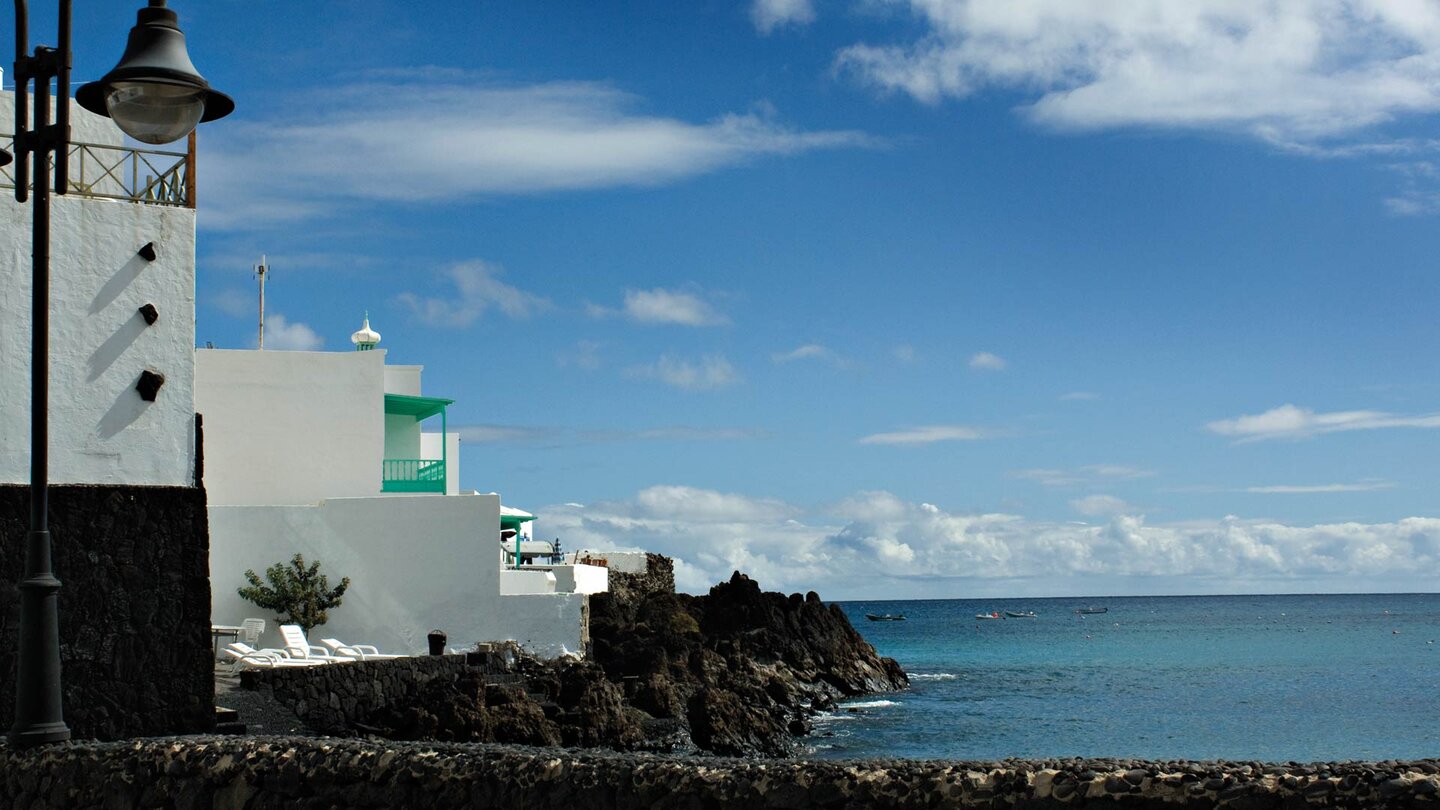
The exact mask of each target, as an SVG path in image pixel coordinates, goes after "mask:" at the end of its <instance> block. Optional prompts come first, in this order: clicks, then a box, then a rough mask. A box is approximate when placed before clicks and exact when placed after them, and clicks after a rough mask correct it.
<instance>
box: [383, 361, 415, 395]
mask: <svg viewBox="0 0 1440 810" xmlns="http://www.w3.org/2000/svg"><path fill="white" fill-rule="evenodd" d="M424 370H425V367H424V366H386V367H385V393H387V394H403V395H405V396H407V397H418V396H421V394H420V374H421V372H423V371H424Z"/></svg>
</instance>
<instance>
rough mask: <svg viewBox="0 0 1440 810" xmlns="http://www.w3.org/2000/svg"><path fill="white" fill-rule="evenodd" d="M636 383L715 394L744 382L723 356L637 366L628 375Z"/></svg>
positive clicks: (667, 359)
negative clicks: (653, 382)
mask: <svg viewBox="0 0 1440 810" xmlns="http://www.w3.org/2000/svg"><path fill="white" fill-rule="evenodd" d="M625 374H626V376H628V377H630V378H632V379H654V380H659V381H660V382H662V383H665V384H666V385H668V386H670V387H672V388H679V389H681V390H684V391H714V390H717V389H721V388H728V387H730V386H732V385H735V384H736V383H738V382H740V372H739V371H737V370H736V369H735V366H733V365H731V364H730V361H729V360H726V359H725V358H724V357H723V356H721V355H707V356H705V357H702V358H700V359H699V360H696V361H690V360H686V359H684V358H681V357H676V356H674V355H670V354H665V355H661V356H660V359H659V360H658V361H657V362H656V363H655V364H654V365H648V366H634V367H632V368H629V369H627V370H626V372H625Z"/></svg>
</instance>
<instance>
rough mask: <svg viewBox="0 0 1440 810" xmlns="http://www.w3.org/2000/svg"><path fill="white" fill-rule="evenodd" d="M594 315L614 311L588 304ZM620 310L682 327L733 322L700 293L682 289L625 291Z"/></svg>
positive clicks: (636, 317) (652, 321)
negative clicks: (623, 301)
mask: <svg viewBox="0 0 1440 810" xmlns="http://www.w3.org/2000/svg"><path fill="white" fill-rule="evenodd" d="M587 309H588V310H589V313H590V315H591V316H592V317H608V316H610V315H614V314H616V313H615V311H614V310H610V309H607V308H605V307H601V306H597V305H595V304H589V305H587ZM620 312H621V313H623V314H624V315H625V317H626V318H629V319H630V320H632V321H635V322H636V323H650V324H677V325H680V326H720V325H722V324H727V323H729V322H730V319H729V318H726V317H725V316H724V315H722V314H721V313H719V312H717V311H716V310H715V308H714V307H713V306H711V305H710V303H709V302H707V301H705V300H703V299H702V298H701V297H700V296H699V295H696V294H695V293H690V292H683V291H680V290H665V289H661V288H659V287H656V288H655V289H653V290H626V291H625V303H624V305H623V306H622V308H621V310H620Z"/></svg>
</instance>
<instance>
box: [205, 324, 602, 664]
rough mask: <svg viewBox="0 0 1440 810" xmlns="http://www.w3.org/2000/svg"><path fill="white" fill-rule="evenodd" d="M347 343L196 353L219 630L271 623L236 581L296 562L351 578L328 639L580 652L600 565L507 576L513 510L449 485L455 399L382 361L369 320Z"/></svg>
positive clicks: (454, 454)
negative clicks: (298, 558) (350, 346)
mask: <svg viewBox="0 0 1440 810" xmlns="http://www.w3.org/2000/svg"><path fill="white" fill-rule="evenodd" d="M370 335H373V341H372V340H370V339H369V336H370ZM356 342H357V348H358V349H360V350H359V351H353V352H280V351H231V350H219V349H200V350H198V351H196V352H195V358H196V359H195V374H196V382H195V404H196V410H197V411H199V412H200V414H201V415H202V417H203V421H202V425H203V431H204V444H203V446H204V456H203V461H202V466H203V474H204V482H205V486H206V488H207V491H208V493H209V504H210V535H211V557H210V561H211V562H210V571H211V583H212V595H213V601H214V605H213V609H212V615H213V616H214V618H215V621H217V622H222V623H227V624H235V623H238V622H239V620H240V619H242V618H244V617H248V616H257V617H261V618H265V619H267V621H269V620H270V619H271V618H272V617H270V616H266V615H264V612H263V611H261V610H260V609H259V608H257V607H256V606H255V605H253V604H251V603H249V602H246V601H245V600H243V599H241V598H240V597H239V595H238V594H237V592H236V591H237V590H238V589H239V588H240V587H242V586H243V585H244V584H245V579H244V572H245V571H247V570H253V571H256V572H257V573H259V572H263V571H264V569H265V568H267V567H269V566H270V565H273V564H275V563H277V562H282V561H286V560H289V559H290V558H291V557H292V556H293V555H294V554H296V553H299V554H302V555H304V556H305V558H306V559H307V560H319V561H320V562H321V563H322V566H323V568H322V570H323V571H325V572H326V573H327V574H328V576H329V577H330V578H331V581H332V583H334V582H336V581H338V580H339V578H340V577H342V576H346V577H349V578H350V580H351V585H350V589H349V590H348V591H347V593H346V594H345V596H344V601H343V604H342V605H341V606H340V607H339V608H337V609H335V610H333V611H331V612H330V619H329V622H328V623H327V624H326V625H325V626H324V628H323V630H324V633H325V635H327V636H334V637H336V638H340V639H343V640H345V641H348V642H351V643H364V644H374V645H376V646H379V647H380V648H381V649H387V650H390V651H393V652H410V653H417V652H421V651H423V650H424V649H425V648H426V637H427V635H428V634H429V632H430V631H431V630H440V631H442V632H444V633H445V634H446V635H447V636H448V638H449V644H450V646H451V647H454V648H464V647H468V646H470V645H471V644H473V643H475V642H478V641H495V640H502V639H514V640H516V641H518V642H520V643H521V644H522V645H523V646H525V647H527V648H528V649H530V650H531V651H532V652H535V653H537V654H540V655H546V656H553V655H558V654H563V653H566V652H577V653H578V652H581V651H583V649H584V647H585V645H586V642H587V640H588V638H587V629H586V624H587V610H586V599H587V597H588V595H589V594H590V593H596V592H599V591H602V590H604V589H605V569H604V568H602V567H599V566H593V565H579V566H576V565H570V566H564V565H558V566H554V569H555V570H551V567H549V566H547V567H546V569H545V570H540V569H539V568H535V569H534V570H527V571H522V572H515V571H508V570H503V567H504V566H503V564H502V563H501V561H500V553H499V552H500V537H501V526H502V523H506V522H509V521H513V520H514V519H515V518H514V517H513V514H514V513H515V512H516V511H517V510H510V509H504V508H503V507H502V506H501V503H500V496H499V495H497V494H494V493H477V492H467V491H462V490H461V489H460V485H459V478H460V476H459V463H460V453H459V450H460V445H459V438H458V436H457V434H456V433H455V432H453V431H449V430H447V429H446V427H447V411H448V408H449V406H450V405H451V404H453V402H452V400H450V399H447V398H443V397H435V396H430V395H427V394H426V393H425V392H424V391H423V390H422V387H421V378H422V372H423V367H421V366H407V365H389V364H387V363H386V362H385V361H386V357H387V352H386V351H385V350H383V349H378V348H376V344H378V342H379V335H378V334H374V332H373V330H370V328H369V321H368V318H367V320H366V324H365V326H364V327H362V329H361V330H360V331H359V332H357V333H356ZM502 511H503V512H505V513H509V515H510V516H509V517H505V518H502ZM521 514H524V513H521ZM576 569H582V570H580V571H579V573H576ZM517 575H518V576H520V577H521V578H522V579H523V580H524V585H523V586H522V587H514V582H513V578H514V577H515V576H517ZM502 583H506V586H505V587H502ZM267 629H269V630H273V628H267ZM268 640H269V639H268V638H267V639H262V641H268Z"/></svg>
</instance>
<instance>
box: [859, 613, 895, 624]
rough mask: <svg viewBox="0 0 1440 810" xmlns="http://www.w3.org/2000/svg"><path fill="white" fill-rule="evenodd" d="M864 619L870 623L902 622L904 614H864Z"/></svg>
mask: <svg viewBox="0 0 1440 810" xmlns="http://www.w3.org/2000/svg"><path fill="white" fill-rule="evenodd" d="M865 618H867V619H869V620H870V621H872V622H903V621H905V614H904V613H866V614H865Z"/></svg>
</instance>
